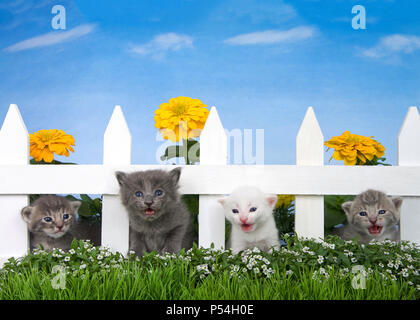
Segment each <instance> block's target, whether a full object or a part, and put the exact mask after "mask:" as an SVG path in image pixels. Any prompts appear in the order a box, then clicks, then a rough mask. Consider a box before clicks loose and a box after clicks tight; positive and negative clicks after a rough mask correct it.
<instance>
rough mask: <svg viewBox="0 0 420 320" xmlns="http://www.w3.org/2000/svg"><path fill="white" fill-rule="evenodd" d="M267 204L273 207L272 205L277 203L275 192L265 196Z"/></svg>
mask: <svg viewBox="0 0 420 320" xmlns="http://www.w3.org/2000/svg"><path fill="white" fill-rule="evenodd" d="M266 199H267V202H268V205H269V207H270V208H272V209H274V206H275V205H276V203H277V195H276V194H269V195H268V196H266Z"/></svg>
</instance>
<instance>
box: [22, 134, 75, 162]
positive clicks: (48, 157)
mask: <svg viewBox="0 0 420 320" xmlns="http://www.w3.org/2000/svg"><path fill="white" fill-rule="evenodd" d="M71 146H74V138H73V137H72V136H71V135H69V134H66V133H65V132H64V131H63V130H57V129H51V130H39V131H37V132H34V133H32V134H31V133H30V134H29V150H30V155H31V156H32V157H33V158H34V159H35V161H42V160H44V161H45V162H52V161H53V160H54V153H56V154H58V155H60V156H66V157H68V156H69V155H70V153H69V151H71V152H74V150H73V148H72V147H71Z"/></svg>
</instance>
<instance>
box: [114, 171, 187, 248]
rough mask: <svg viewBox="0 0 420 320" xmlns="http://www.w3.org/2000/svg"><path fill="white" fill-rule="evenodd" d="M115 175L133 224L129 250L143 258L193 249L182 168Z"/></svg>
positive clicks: (122, 199) (131, 224)
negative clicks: (181, 182) (181, 190)
mask: <svg viewBox="0 0 420 320" xmlns="http://www.w3.org/2000/svg"><path fill="white" fill-rule="evenodd" d="M115 174H116V177H117V180H118V183H119V185H120V197H121V201H122V204H123V205H124V207H125V208H126V210H127V212H128V217H129V222H130V244H129V248H130V250H132V251H135V253H136V255H137V256H143V254H144V253H145V252H150V251H157V252H158V253H159V254H162V253H164V252H170V253H176V252H179V251H180V250H181V248H185V249H189V248H191V247H192V243H193V234H192V232H193V227H192V218H191V214H190V213H189V212H188V209H187V208H186V206H185V205H184V204H183V203H182V201H181V199H180V195H179V193H178V181H179V177H180V174H181V168H175V169H173V170H171V171H169V172H167V171H163V170H147V171H138V172H133V173H124V172H120V171H117V172H116V173H115Z"/></svg>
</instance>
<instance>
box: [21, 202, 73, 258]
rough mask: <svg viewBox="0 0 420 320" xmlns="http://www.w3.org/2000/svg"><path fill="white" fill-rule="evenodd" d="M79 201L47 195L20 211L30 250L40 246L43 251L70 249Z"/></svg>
mask: <svg viewBox="0 0 420 320" xmlns="http://www.w3.org/2000/svg"><path fill="white" fill-rule="evenodd" d="M80 204H81V202H80V201H70V200H68V199H66V198H64V197H59V196H55V195H48V196H43V197H40V198H38V199H37V200H36V201H35V202H34V203H33V204H32V205H30V206H27V207H25V208H23V209H22V211H21V215H22V218H23V220H24V221H25V222H26V223H27V224H28V230H29V232H30V248H31V250H33V249H34V248H37V247H39V245H42V246H43V248H44V249H46V250H51V249H52V248H59V249H63V250H68V249H70V245H71V242H72V240H73V234H72V232H71V231H72V229H73V226H74V224H75V221H76V213H77V209H79V207H80Z"/></svg>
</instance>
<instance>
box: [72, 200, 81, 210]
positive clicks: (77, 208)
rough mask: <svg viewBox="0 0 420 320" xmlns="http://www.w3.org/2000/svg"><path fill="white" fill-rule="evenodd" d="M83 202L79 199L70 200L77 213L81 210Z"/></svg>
mask: <svg viewBox="0 0 420 320" xmlns="http://www.w3.org/2000/svg"><path fill="white" fill-rule="evenodd" d="M81 204H82V201H78V200H75V201H70V206H71V208H72V209H73V212H74V213H76V212H77V210H79V208H80V205H81Z"/></svg>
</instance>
